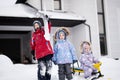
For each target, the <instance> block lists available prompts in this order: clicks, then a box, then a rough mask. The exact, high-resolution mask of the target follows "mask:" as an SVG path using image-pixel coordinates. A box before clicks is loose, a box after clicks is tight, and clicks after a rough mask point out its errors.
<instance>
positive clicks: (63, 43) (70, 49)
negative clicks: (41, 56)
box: [53, 27, 77, 80]
mask: <svg viewBox="0 0 120 80" xmlns="http://www.w3.org/2000/svg"><path fill="white" fill-rule="evenodd" d="M68 33H69V32H68V30H67V29H66V28H64V27H62V28H60V29H58V30H57V32H56V34H55V37H56V44H55V46H54V55H53V62H54V63H55V64H57V65H58V74H59V80H65V77H66V78H67V79H68V80H72V71H71V63H73V62H76V61H77V57H76V55H75V48H74V46H73V45H72V44H71V43H70V42H69V41H68V40H67V35H68Z"/></svg>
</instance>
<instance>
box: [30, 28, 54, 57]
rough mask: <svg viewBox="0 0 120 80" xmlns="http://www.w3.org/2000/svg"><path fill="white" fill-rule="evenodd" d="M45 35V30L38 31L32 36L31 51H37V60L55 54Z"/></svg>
mask: <svg viewBox="0 0 120 80" xmlns="http://www.w3.org/2000/svg"><path fill="white" fill-rule="evenodd" d="M44 34H45V31H44V29H43V28H41V29H38V30H37V31H35V32H34V33H33V34H32V40H31V49H32V50H35V56H36V58H37V59H40V58H43V57H45V56H47V55H49V54H53V50H52V47H51V44H50V41H48V40H46V39H45V37H44Z"/></svg>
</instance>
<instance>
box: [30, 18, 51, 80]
mask: <svg viewBox="0 0 120 80" xmlns="http://www.w3.org/2000/svg"><path fill="white" fill-rule="evenodd" d="M44 20H46V21H48V19H47V16H44ZM47 23H48V26H47V27H42V24H41V23H40V21H38V20H36V21H34V22H33V26H34V29H35V32H33V34H32V39H31V49H32V51H31V53H32V54H33V55H35V57H34V58H36V59H37V61H38V80H50V79H51V74H50V70H51V67H52V61H51V59H52V56H53V50H52V47H51V44H50V41H49V40H46V38H45V28H48V29H47V30H49V29H50V27H51V25H50V22H47ZM48 32H50V30H49V31H48Z"/></svg>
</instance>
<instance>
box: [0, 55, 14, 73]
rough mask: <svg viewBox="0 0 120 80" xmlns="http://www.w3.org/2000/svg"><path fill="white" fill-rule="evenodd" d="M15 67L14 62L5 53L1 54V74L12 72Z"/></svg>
mask: <svg viewBox="0 0 120 80" xmlns="http://www.w3.org/2000/svg"><path fill="white" fill-rule="evenodd" d="M12 68H13V62H12V61H11V60H10V58H8V57H7V56H5V55H0V75H4V74H6V73H7V72H10V71H11V69H12Z"/></svg>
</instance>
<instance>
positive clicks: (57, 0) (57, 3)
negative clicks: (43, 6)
mask: <svg viewBox="0 0 120 80" xmlns="http://www.w3.org/2000/svg"><path fill="white" fill-rule="evenodd" d="M54 10H61V0H54Z"/></svg>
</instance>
